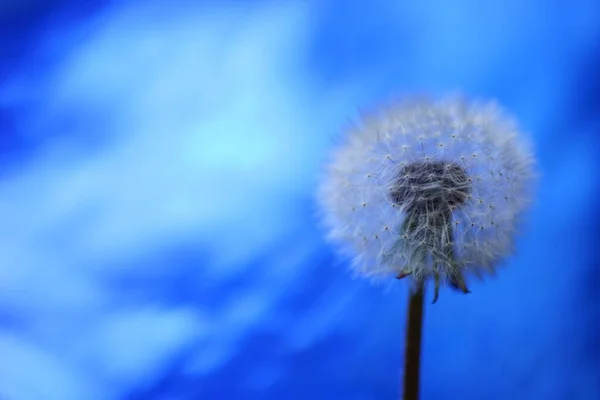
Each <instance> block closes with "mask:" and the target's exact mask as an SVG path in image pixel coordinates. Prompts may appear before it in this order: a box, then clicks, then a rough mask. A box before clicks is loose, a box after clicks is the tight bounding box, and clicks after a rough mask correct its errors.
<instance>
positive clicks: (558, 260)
mask: <svg viewBox="0 0 600 400" xmlns="http://www.w3.org/2000/svg"><path fill="white" fill-rule="evenodd" d="M599 71H600V5H599V4H598V2H597V1H595V0H571V1H569V2H566V3H565V2H558V1H554V2H552V1H541V0H537V1H536V0H534V1H520V0H512V1H504V2H478V1H469V0H460V1H454V2H446V1H442V0H437V1H417V0H409V1H407V0H403V1H399V2H391V1H383V0H381V1H372V2H368V3H366V2H365V3H360V2H345V1H342V0H338V1H322V0H308V1H299V0H298V1H237V2H234V1H225V0H223V1H212V2H192V1H187V2H186V1H183V0H171V1H168V0H152V1H141V0H139V1H135V0H132V1H102V2H101V1H96V0H94V1H87V2H76V1H41V0H28V1H7V0H3V1H2V2H1V3H0V221H1V223H0V399H1V400H54V399H57V400H71V399H72V400H103V399H107V400H112V399H119V400H120V399H123V400H125V399H127V400H142V399H161V400H167V399H169V400H178V399H182V400H187V399H249V400H251V399H267V400H271V399H272V400H280V399H281V400H283V399H286V400H287V399H289V400H295V399H346V400H359V399H360V400H367V399H378V400H379V399H395V398H398V396H399V393H400V373H401V370H400V369H401V365H402V351H403V336H404V319H405V307H406V295H407V292H406V287H404V285H403V284H400V283H398V282H392V283H391V284H390V285H387V286H384V287H383V288H382V287H375V286H372V285H370V284H369V282H367V281H364V280H360V279H353V278H352V276H351V274H350V273H349V272H348V269H347V265H345V264H344V261H343V260H340V259H339V258H338V257H337V256H336V255H335V253H334V251H333V249H331V248H330V247H329V246H328V245H326V244H325V243H324V241H323V239H322V232H320V231H319V229H318V227H317V226H318V225H317V222H316V220H315V218H314V216H313V215H314V200H313V193H314V187H315V184H316V182H317V177H318V172H319V170H320V166H321V164H322V160H323V159H324V157H325V156H326V154H327V152H328V150H329V149H330V148H331V146H332V144H333V143H334V138H335V136H336V135H337V133H338V132H339V130H340V129H341V128H343V127H344V126H345V124H346V123H347V122H348V121H349V120H350V119H353V118H355V117H356V115H357V113H358V112H359V110H363V109H369V108H370V107H372V106H374V105H377V104H378V102H379V101H381V100H385V99H387V98H389V97H390V96H395V95H399V96H402V95H407V94H414V93H417V94H418V93H429V94H433V95H435V96H438V95H442V94H444V93H447V92H455V91H461V92H463V93H465V94H467V95H468V96H473V97H484V98H488V97H491V98H495V99H497V100H498V101H499V102H500V103H501V104H503V105H504V106H506V108H508V109H509V110H510V111H511V112H512V113H513V114H515V115H516V116H517V117H518V118H519V120H520V122H521V124H522V127H523V129H524V130H525V131H527V132H529V133H530V134H531V136H532V137H533V139H534V142H535V147H536V150H537V154H538V156H539V160H540V167H541V172H542V178H541V184H540V189H539V198H538V202H537V205H536V207H535V208H534V209H533V211H532V213H531V214H530V215H529V218H528V221H527V224H526V225H525V228H524V231H523V235H522V237H521V239H520V241H519V244H518V254H517V255H516V256H515V257H513V258H511V259H510V260H507V262H506V267H505V268H503V269H502V270H501V271H499V273H498V276H497V277H496V278H493V279H488V280H486V282H483V283H478V282H471V284H470V288H471V290H472V292H473V293H472V294H471V295H469V296H461V295H459V294H456V293H453V292H451V291H447V290H446V291H443V292H442V294H441V297H440V301H439V302H438V303H437V304H436V305H435V306H427V308H426V311H425V336H424V349H423V365H422V379H423V381H422V391H423V393H422V398H423V399H425V400H433V399H498V400H500V399H506V398H510V399H513V400H520V399H536V400H537V399H544V400H553V399H568V400H576V399H582V400H593V399H596V400H597V399H600V338H599V336H600V335H599V332H600V293H599V292H598V288H599V287H600V266H599V262H598V246H597V244H598V238H599V236H600V235H599V233H598V227H599V223H600V218H599V214H600V213H599V212H598V201H597V196H598V195H599V194H600V193H599V192H600V185H599V184H598V183H599V180H598V179H597V175H598V171H599V170H600V161H599V160H600V153H599V152H598V151H597V149H598V147H599V144H600V143H599V142H600V138H599V134H600V132H599V130H600V79H599V78H600V72H599Z"/></svg>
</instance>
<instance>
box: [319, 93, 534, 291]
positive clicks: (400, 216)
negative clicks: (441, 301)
mask: <svg viewBox="0 0 600 400" xmlns="http://www.w3.org/2000/svg"><path fill="white" fill-rule="evenodd" d="M534 176H535V174H534V157H533V155H532V153H531V151H530V148H529V146H528V143H527V142H526V140H525V139H524V138H523V137H522V136H521V134H520V133H519V131H518V127H517V125H516V123H515V122H514V121H513V120H512V119H511V118H510V117H508V116H507V115H506V114H505V113H503V112H502V110H500V108H499V107H498V106H496V105H495V104H494V103H491V102H487V103H477V102H473V103H469V102H466V101H465V100H463V99H459V98H452V99H446V100H443V101H439V102H423V101H421V102H416V103H411V102H404V103H397V104H393V105H391V106H389V107H387V108H385V109H383V110H380V111H379V112H378V113H376V114H375V115H372V116H370V117H368V118H365V119H364V120H363V121H361V123H360V124H359V126H357V127H355V128H354V129H353V130H352V131H350V132H348V133H347V135H346V136H345V138H344V140H343V141H342V143H341V144H340V145H339V147H337V148H336V149H335V150H334V152H333V154H332V159H331V162H330V164H329V165H328V167H327V170H326V173H325V176H324V179H323V181H322V182H321V186H320V191H319V199H320V203H321V207H322V211H323V217H324V222H325V225H326V227H327V229H328V232H329V237H330V238H331V239H332V240H333V241H335V242H336V243H337V244H339V246H340V248H341V249H343V250H344V251H345V252H346V253H347V254H349V255H350V256H351V257H352V259H353V264H352V266H353V269H354V270H355V271H356V272H357V273H359V274H361V275H365V276H371V277H383V276H390V275H391V276H397V277H398V278H403V277H407V276H410V277H411V278H412V279H413V280H415V281H417V282H419V283H423V282H424V281H426V280H428V279H430V278H431V279H433V280H434V281H435V283H436V291H435V297H434V301H435V299H437V291H438V288H439V285H440V282H445V283H448V284H450V285H451V286H453V287H455V288H457V289H459V290H461V291H463V292H468V289H467V286H466V280H465V278H466V277H467V275H469V274H471V273H472V274H474V275H476V276H483V275H484V274H485V273H493V272H494V269H495V268H496V267H497V265H498V262H499V261H500V260H502V259H503V258H504V257H506V256H508V255H510V254H511V253H512V249H513V242H514V237H515V232H516V228H517V224H518V222H519V217H520V216H521V215H522V213H523V211H525V210H526V208H527V206H528V205H529V204H530V200H531V184H532V183H533V180H534Z"/></svg>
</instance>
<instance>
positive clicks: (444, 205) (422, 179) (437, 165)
mask: <svg viewBox="0 0 600 400" xmlns="http://www.w3.org/2000/svg"><path fill="white" fill-rule="evenodd" d="M470 191H471V185H470V182H469V176H468V175H467V173H466V172H465V170H464V169H463V168H462V167H461V166H460V165H458V164H456V163H453V162H446V161H417V162H414V163H410V164H407V165H405V166H403V167H402V168H401V169H400V171H398V175H397V177H396V179H395V181H394V183H393V185H392V190H391V192H390V197H391V200H392V201H393V202H394V203H396V204H400V205H402V206H403V207H404V209H405V210H407V211H409V212H436V211H437V212H443V213H445V212H447V211H449V210H451V209H454V208H456V207H458V206H460V205H462V204H463V203H464V202H465V200H466V199H467V197H468V196H469V192H470Z"/></svg>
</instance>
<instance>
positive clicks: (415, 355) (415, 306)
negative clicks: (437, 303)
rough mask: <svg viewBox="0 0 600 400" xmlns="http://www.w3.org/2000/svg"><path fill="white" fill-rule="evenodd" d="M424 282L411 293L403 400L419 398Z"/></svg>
mask: <svg viewBox="0 0 600 400" xmlns="http://www.w3.org/2000/svg"><path fill="white" fill-rule="evenodd" d="M423 291H424V288H423V283H420V284H419V285H418V287H417V288H416V290H415V291H414V292H413V291H411V293H410V298H409V302H408V317H407V329H406V349H405V351H406V353H405V355H404V389H403V390H404V394H403V396H402V399H403V400H418V399H419V372H420V366H421V336H422V335H421V332H422V326H423Z"/></svg>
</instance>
